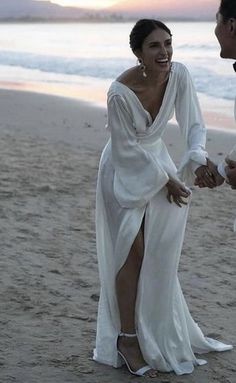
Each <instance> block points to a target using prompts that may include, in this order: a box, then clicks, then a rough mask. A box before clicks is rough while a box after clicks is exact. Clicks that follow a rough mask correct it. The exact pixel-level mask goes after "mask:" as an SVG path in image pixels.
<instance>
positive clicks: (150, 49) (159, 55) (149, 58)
mask: <svg viewBox="0 0 236 383" xmlns="http://www.w3.org/2000/svg"><path fill="white" fill-rule="evenodd" d="M172 54H173V48H172V38H171V36H170V35H169V33H168V32H166V31H164V30H163V29H160V28H158V29H154V30H153V31H152V33H150V35H148V36H147V37H146V39H145V40H144V42H143V45H142V50H141V51H139V52H137V54H136V55H137V57H138V58H141V59H142V60H143V63H144V65H145V66H146V70H147V71H151V72H153V73H158V72H165V71H169V70H170V66H171V59H172Z"/></svg>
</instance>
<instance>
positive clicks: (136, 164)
mask: <svg viewBox="0 0 236 383" xmlns="http://www.w3.org/2000/svg"><path fill="white" fill-rule="evenodd" d="M108 127H109V130H110V131H111V150H112V164H113V166H114V169H115V176H114V193H115V197H116V199H117V200H118V202H119V204H120V205H121V206H122V207H125V208H134V207H142V206H144V205H145V204H146V203H147V202H148V201H149V200H150V199H151V198H152V197H153V196H154V195H155V194H156V193H157V192H158V191H159V190H160V189H162V188H163V187H164V185H165V184H166V183H167V182H168V179H169V177H168V175H167V173H166V172H165V171H164V169H163V168H162V167H161V165H160V164H159V163H158V160H157V159H156V158H155V157H154V156H152V154H151V153H148V152H147V151H145V150H144V149H143V148H142V147H141V145H140V144H139V143H138V140H137V137H136V134H135V129H134V126H133V120H132V116H131V112H130V111H129V108H128V105H127V102H126V100H125V99H124V98H123V97H122V96H120V95H112V96H110V97H108Z"/></svg>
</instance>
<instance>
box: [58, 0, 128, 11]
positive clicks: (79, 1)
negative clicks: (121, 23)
mask: <svg viewBox="0 0 236 383" xmlns="http://www.w3.org/2000/svg"><path fill="white" fill-rule="evenodd" d="M121 2H122V0H86V1H85V0H51V3H55V4H59V5H62V6H77V7H81V8H93V9H99V8H105V7H109V6H110V5H114V4H117V3H121Z"/></svg>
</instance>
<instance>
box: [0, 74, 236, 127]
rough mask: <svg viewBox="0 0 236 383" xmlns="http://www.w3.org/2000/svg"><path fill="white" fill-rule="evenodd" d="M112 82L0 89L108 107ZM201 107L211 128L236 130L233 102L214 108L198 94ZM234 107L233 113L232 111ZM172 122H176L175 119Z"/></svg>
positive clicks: (9, 84)
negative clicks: (108, 92)
mask: <svg viewBox="0 0 236 383" xmlns="http://www.w3.org/2000/svg"><path fill="white" fill-rule="evenodd" d="M109 84H110V82H109V81H107V82H104V84H103V83H102V82H96V81H95V82H94V84H93V87H91V84H90V83H89V80H86V79H84V82H80V83H79V84H78V85H73V84H66V85H65V84H63V86H61V85H58V84H57V83H51V84H48V83H43V82H32V81H31V82H13V81H0V90H1V89H2V90H4V89H5V90H9V91H11V90H12V91H21V92H32V93H36V94H42V95H51V96H58V97H63V98H68V99H72V100H77V101H79V102H86V103H89V104H91V105H93V106H97V107H101V108H106V93H107V90H108V88H109ZM198 99H199V102H200V107H201V110H202V114H203V119H204V122H205V125H206V126H207V128H209V129H213V130H220V131H224V132H226V131H228V132H232V133H233V131H234V130H235V133H236V123H235V120H234V110H233V103H232V108H229V106H227V110H225V113H224V110H223V108H222V107H221V106H220V100H216V102H217V106H216V109H217V110H213V107H212V103H213V102H212V100H211V99H210V98H208V97H206V96H205V95H201V94H198ZM231 109H232V113H231ZM170 123H176V121H175V120H174V119H172V120H171V121H170Z"/></svg>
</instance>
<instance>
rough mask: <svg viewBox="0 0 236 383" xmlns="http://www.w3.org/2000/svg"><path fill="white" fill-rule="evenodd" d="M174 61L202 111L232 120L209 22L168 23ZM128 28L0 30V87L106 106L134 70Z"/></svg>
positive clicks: (235, 83) (230, 97)
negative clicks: (112, 89) (118, 81)
mask: <svg viewBox="0 0 236 383" xmlns="http://www.w3.org/2000/svg"><path fill="white" fill-rule="evenodd" d="M167 25H168V26H169V27H170V29H171V31H172V34H173V47H174V56H173V60H175V61H180V62H182V63H184V64H185V65H186V66H187V68H188V69H189V71H190V73H191V75H192V77H193V80H194V83H195V86H196V89H197V92H198V94H199V98H200V101H201V105H202V108H203V109H204V108H205V107H207V108H208V109H209V110H212V111H214V109H217V110H218V111H219V109H222V110H224V113H226V114H228V115H230V114H231V115H232V109H233V103H234V98H235V95H236V80H235V74H234V72H233V70H232V65H231V64H232V63H233V61H232V60H222V59H221V58H220V57H219V51H220V49H219V45H218V42H217V40H216V38H215V35H214V28H215V23H214V22H167ZM132 26H133V23H131V22H127V23H69V24H68V23H67V24H65V23H36V24H35V23H32V24H31V23H21V24H20V23H18V24H17V23H16V24H14V23H13V24H12V23H11V24H7V23H5V24H0V83H1V85H2V87H4V86H11V85H12V86H15V87H17V86H20V85H22V84H23V85H24V87H26V88H27V86H28V87H30V86H31V88H33V89H34V90H37V89H39V90H40V89H44V90H45V91H49V92H52V93H56V94H57V93H58V94H61V95H63V94H64V95H67V96H68V95H69V96H71V97H78V98H82V99H84V100H88V101H93V102H96V103H98V104H102V105H105V102H106V92H107V89H108V87H109V84H110V83H111V81H112V80H114V79H115V78H116V77H117V76H118V75H119V74H120V73H121V72H122V71H124V70H125V69H127V68H129V67H130V66H134V65H136V58H135V57H134V55H133V54H132V52H131V50H130V48H129V33H130V30H131V29H132Z"/></svg>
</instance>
